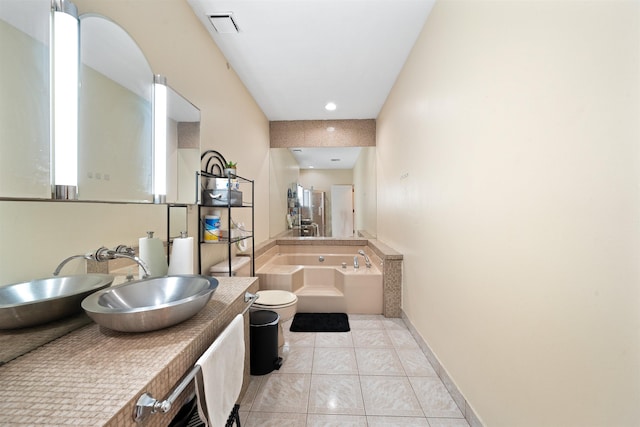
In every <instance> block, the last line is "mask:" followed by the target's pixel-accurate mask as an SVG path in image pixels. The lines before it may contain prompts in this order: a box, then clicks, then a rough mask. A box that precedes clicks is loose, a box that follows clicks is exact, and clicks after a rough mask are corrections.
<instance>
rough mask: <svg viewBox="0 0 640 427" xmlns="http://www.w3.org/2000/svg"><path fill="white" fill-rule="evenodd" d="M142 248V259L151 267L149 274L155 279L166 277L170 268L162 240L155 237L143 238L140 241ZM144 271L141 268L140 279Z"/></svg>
mask: <svg viewBox="0 0 640 427" xmlns="http://www.w3.org/2000/svg"><path fill="white" fill-rule="evenodd" d="M138 244H139V248H140V255H139V256H140V259H141V260H143V261H144V262H145V263H146V264H147V266H148V267H149V274H150V275H151V276H153V277H158V276H166V275H167V271H168V268H169V266H168V265H167V256H166V255H165V252H164V245H163V244H162V241H161V240H160V239H157V238H154V237H149V236H147V237H141V238H140V239H138ZM143 275H144V271H143V270H142V268H140V277H142V276H143Z"/></svg>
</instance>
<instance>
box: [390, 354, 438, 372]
mask: <svg viewBox="0 0 640 427" xmlns="http://www.w3.org/2000/svg"><path fill="white" fill-rule="evenodd" d="M396 353H397V354H398V357H399V358H400V362H402V367H403V368H404V371H405V372H406V374H407V375H408V376H410V377H437V376H438V374H437V373H436V371H435V370H434V369H433V367H432V366H431V363H429V360H428V359H427V356H425V355H424V353H423V352H422V350H419V349H407V348H400V349H397V350H396Z"/></svg>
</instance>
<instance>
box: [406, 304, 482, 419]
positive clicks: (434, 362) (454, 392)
mask: <svg viewBox="0 0 640 427" xmlns="http://www.w3.org/2000/svg"><path fill="white" fill-rule="evenodd" d="M400 315H401V317H402V320H403V321H404V323H405V324H406V325H407V328H409V332H411V335H413V338H415V340H416V342H417V343H418V345H419V346H420V349H421V350H422V352H423V353H424V355H425V356H426V357H427V359H428V360H429V362H430V363H431V366H433V369H434V370H435V371H436V373H437V374H438V377H440V380H441V381H442V383H443V384H444V386H445V387H446V388H447V390H448V391H449V393H450V394H451V397H452V398H453V400H454V401H455V402H456V405H458V408H460V412H462V414H463V415H464V418H465V419H466V420H467V422H468V423H469V426H471V427H484V425H483V424H482V422H481V421H480V418H479V417H478V415H477V414H476V413H475V411H474V410H473V408H472V407H471V405H470V404H469V402H468V401H467V400H466V399H465V397H464V396H463V395H462V393H461V392H460V390H459V389H458V386H456V384H455V383H454V382H453V380H451V377H449V374H448V373H447V370H446V369H445V368H444V367H443V366H442V364H441V363H440V361H439V360H438V358H437V357H436V356H435V354H434V353H433V351H431V348H430V347H429V344H427V342H426V341H425V340H424V338H422V336H421V335H420V333H418V331H417V330H416V328H415V327H414V326H413V324H412V323H411V321H410V320H409V318H408V317H407V315H406V314H405V312H404V310H401V313H400Z"/></svg>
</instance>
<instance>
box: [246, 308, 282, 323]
mask: <svg viewBox="0 0 640 427" xmlns="http://www.w3.org/2000/svg"><path fill="white" fill-rule="evenodd" d="M278 320H280V316H278V313H276V312H275V311H271V310H257V311H251V312H249V324H250V325H251V326H271V325H276V324H277V323H278Z"/></svg>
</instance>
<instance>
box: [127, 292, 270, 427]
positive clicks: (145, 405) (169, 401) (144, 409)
mask: <svg viewBox="0 0 640 427" xmlns="http://www.w3.org/2000/svg"><path fill="white" fill-rule="evenodd" d="M257 299H258V295H256V294H252V293H250V292H245V294H244V302H246V303H248V304H247V306H246V307H245V308H244V310H242V313H240V314H242V315H244V314H245V313H246V312H247V311H248V310H249V309H250V308H251V306H252V305H253V303H254V302H255V301H256V300H257ZM198 372H200V366H194V367H193V369H191V370H190V371H189V372H188V373H187V375H185V376H184V377H183V378H182V380H181V381H180V383H179V384H178V385H177V386H176V387H175V388H174V389H173V390H172V391H171V393H169V395H168V396H167V398H166V399H164V400H158V399H155V398H154V397H153V396H151V395H150V394H149V393H144V394H143V395H142V396H140V398H139V399H138V402H136V408H135V410H134V413H133V419H134V420H135V421H136V422H137V423H140V422H142V421H143V420H144V419H146V418H147V416H149V415H150V414H156V413H158V412H163V413H166V412H169V411H170V410H171V406H172V405H173V403H174V402H175V401H176V399H177V398H178V397H180V394H182V392H183V391H184V390H185V389H186V388H187V387H188V386H189V384H191V381H193V379H194V378H195V376H196V374H197V373H198Z"/></svg>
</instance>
